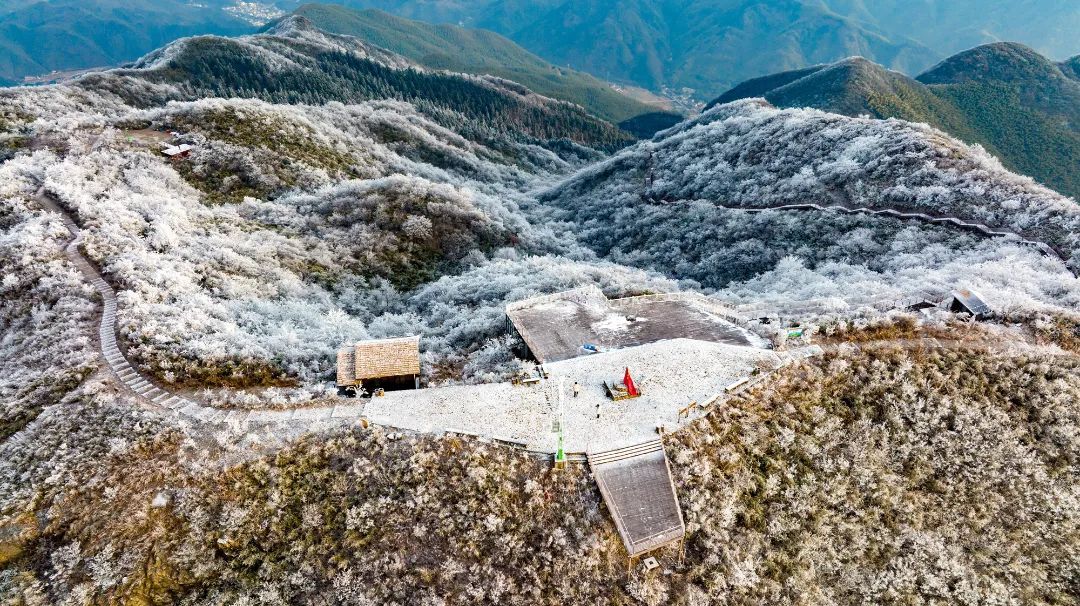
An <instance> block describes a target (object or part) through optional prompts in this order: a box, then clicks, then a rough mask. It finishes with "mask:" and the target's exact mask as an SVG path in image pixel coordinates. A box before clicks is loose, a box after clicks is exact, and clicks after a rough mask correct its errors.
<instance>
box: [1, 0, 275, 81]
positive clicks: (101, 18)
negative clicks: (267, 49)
mask: <svg viewBox="0 0 1080 606" xmlns="http://www.w3.org/2000/svg"><path fill="white" fill-rule="evenodd" d="M220 4H221V3H217V2H215V3H213V6H207V5H205V4H204V5H195V4H194V3H189V2H182V1H180V0H154V1H153V2H138V3H130V2H122V1H119V0H89V1H87V0H49V1H48V2H31V3H25V4H24V5H14V6H9V7H0V80H2V79H8V80H12V81H18V80H21V79H22V78H23V76H32V75H40V74H45V73H47V72H50V71H53V70H72V69H83V68H89V67H102V66H110V65H118V64H120V63H124V62H127V61H132V60H135V59H137V58H139V57H140V56H142V55H144V54H146V53H148V52H150V51H152V50H154V49H156V48H158V47H160V46H161V45H163V44H166V43H168V42H171V41H173V40H175V39H177V38H180V37H183V36H192V35H196V34H222V35H238V34H243V33H248V32H250V31H252V30H253V29H254V28H253V27H252V26H251V25H249V24H248V23H245V22H244V21H241V20H240V19H237V18H236V17H234V16H232V15H230V14H229V13H227V12H225V11H223V10H222V7H221V6H220Z"/></svg>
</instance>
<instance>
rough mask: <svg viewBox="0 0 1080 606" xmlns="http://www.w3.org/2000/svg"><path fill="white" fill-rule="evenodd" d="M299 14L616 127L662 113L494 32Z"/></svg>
mask: <svg viewBox="0 0 1080 606" xmlns="http://www.w3.org/2000/svg"><path fill="white" fill-rule="evenodd" d="M294 14H296V15H300V16H303V17H305V18H307V19H309V20H310V21H311V22H312V23H313V24H314V25H315V26H316V27H318V28H319V29H322V30H324V31H327V32H331V33H335V34H345V35H349V36H356V37H357V38H360V39H361V40H364V41H366V42H368V43H370V44H373V45H375V46H379V47H382V48H385V49H388V50H391V51H393V52H395V53H398V54H400V55H403V56H405V57H408V58H409V59H411V60H413V61H416V62H417V63H419V64H421V65H424V66H426V67H429V68H432V69H445V70H450V71H453V72H462V73H468V74H489V75H492V76H497V77H500V78H505V79H507V80H512V81H514V82H517V83H519V84H523V85H525V86H527V87H529V88H530V89H532V90H533V91H535V92H537V93H540V94H541V95H545V96H548V97H552V98H555V99H562V100H565V101H570V102H572V103H577V104H578V105H581V106H582V107H584V108H585V109H586V110H588V111H589V112H590V113H592V114H594V115H596V116H599V117H601V118H604V119H605V120H609V121H611V122H621V121H623V120H627V119H629V118H633V117H634V116H638V115H640V114H644V113H648V112H652V111H656V109H657V108H655V107H651V106H648V105H645V104H644V103H641V102H638V101H636V100H634V99H631V98H630V97H627V96H626V95H623V94H621V93H619V92H617V91H615V90H614V89H613V88H612V87H611V85H610V84H609V83H607V82H603V81H601V80H598V79H596V78H594V77H593V76H590V75H589V74H586V73H583V72H579V71H575V70H572V69H566V68H562V67H556V66H554V65H552V64H550V63H548V62H547V61H544V60H543V59H541V58H540V57H537V56H536V55H533V54H532V53H530V52H529V51H527V50H525V49H523V48H521V47H520V46H518V45H517V44H514V43H513V42H511V41H510V40H508V39H506V38H503V37H502V36H500V35H498V34H496V33H494V32H491V31H487V30H479V29H465V28H462V27H458V26H456V25H450V24H440V25H431V24H428V23H423V22H420V21H411V20H409V19H404V18H402V17H395V16H393V15H391V14H389V13H386V12H383V11H379V10H364V11H357V10H351V9H348V8H345V7H341V6H334V5H329V4H306V5H304V6H301V7H300V8H299V9H297V10H296V11H295V13H294ZM675 121H677V120H675ZM650 134H651V133H650Z"/></svg>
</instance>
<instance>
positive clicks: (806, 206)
mask: <svg viewBox="0 0 1080 606" xmlns="http://www.w3.org/2000/svg"><path fill="white" fill-rule="evenodd" d="M715 206H716V207H717V208H720V209H723V210H741V211H743V212H748V213H761V212H766V211H772V210H816V211H822V212H828V211H832V212H841V213H846V214H849V215H857V214H866V215H885V216H887V217H894V218H897V219H913V220H917V221H923V222H926V223H934V224H937V225H951V226H953V227H958V228H960V229H967V230H969V231H974V232H978V233H980V234H982V235H984V236H987V237H999V238H1012V239H1014V241H1015V242H1016V243H1017V244H1020V245H1022V246H1027V247H1030V248H1034V249H1035V250H1037V251H1038V252H1039V253H1041V254H1042V255H1043V256H1046V257H1050V258H1053V259H1056V260H1057V261H1060V262H1061V264H1062V265H1063V266H1064V267H1065V270H1066V271H1068V272H1069V273H1071V274H1072V275H1073V277H1080V276H1078V275H1077V271H1076V270H1074V269H1073V268H1072V267H1070V266H1069V262H1068V260H1067V259H1066V258H1065V256H1064V255H1062V254H1061V253H1060V252H1059V251H1058V250H1056V249H1055V248H1054V247H1052V246H1050V245H1049V244H1047V243H1046V242H1039V241H1037V240H1028V239H1027V238H1024V237H1023V236H1021V235H1020V234H1018V233H1016V232H1015V231H1012V230H1008V229H1002V228H991V227H987V226H986V225H983V224H981V223H972V222H970V221H965V220H963V219H959V218H957V217H934V216H932V215H928V214H926V213H909V212H903V211H899V210H895V209H892V208H869V207H866V206H844V205H843V204H831V205H825V206H823V205H821V204H813V203H801V204H782V205H780V206H769V207H762V208H751V207H743V206H723V205H721V204H716V205H715Z"/></svg>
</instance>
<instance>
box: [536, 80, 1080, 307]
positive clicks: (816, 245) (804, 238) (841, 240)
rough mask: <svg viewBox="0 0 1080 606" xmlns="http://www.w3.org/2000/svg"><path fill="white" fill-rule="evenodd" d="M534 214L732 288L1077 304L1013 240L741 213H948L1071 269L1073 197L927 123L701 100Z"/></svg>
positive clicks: (640, 258)
mask: <svg viewBox="0 0 1080 606" xmlns="http://www.w3.org/2000/svg"><path fill="white" fill-rule="evenodd" d="M540 199H541V200H542V201H543V202H544V203H545V204H546V205H547V206H550V207H553V208H554V209H555V210H554V211H552V212H550V213H549V214H544V213H542V214H544V216H548V217H550V218H552V219H554V220H561V221H566V222H567V223H568V224H570V225H573V229H574V230H575V231H576V232H577V233H578V236H579V239H580V241H581V242H582V243H583V244H586V245H587V246H589V247H590V248H591V249H593V250H594V251H596V252H597V253H598V254H600V255H602V256H606V257H608V258H610V259H611V260H613V261H617V262H620V263H626V264H630V265H635V266H640V267H651V268H656V269H663V270H666V271H669V272H671V274H672V277H675V278H690V279H694V280H697V281H698V282H700V283H702V284H703V285H706V286H709V287H714V288H716V287H725V288H726V289H727V290H728V292H729V293H733V294H739V295H742V296H754V295H759V294H762V293H768V294H769V295H774V296H789V297H796V298H808V297H814V296H843V295H845V294H848V295H850V294H855V293H882V292H885V293H887V292H890V291H904V290H911V289H914V288H920V287H929V286H934V287H944V288H951V287H953V286H954V285H956V284H969V285H971V286H974V287H980V288H983V289H984V290H986V291H988V292H991V293H994V295H995V298H996V301H995V302H996V303H997V304H999V305H1001V306H1002V307H1011V306H1031V305H1064V306H1076V305H1077V304H1080V287H1078V286H1077V281H1076V280H1075V279H1073V278H1072V276H1071V275H1070V274H1069V272H1068V271H1066V269H1065V268H1064V267H1062V265H1061V263H1060V261H1056V260H1054V259H1053V258H1047V257H1044V256H1042V255H1040V254H1039V253H1038V252H1035V251H1033V250H1031V249H1028V248H1025V247H1021V246H1018V245H1016V244H1015V243H1013V242H1012V241H1010V240H1009V239H987V238H986V237H984V236H982V235H976V234H975V233H973V232H970V231H965V230H959V229H956V228H954V227H942V226H938V225H930V224H927V223H919V222H917V221H908V220H900V219H894V218H888V217H883V216H859V215H846V214H838V213H834V212H816V211H777V212H767V213H754V214H750V213H746V212H743V211H740V210H738V209H740V208H753V209H758V208H771V207H777V206H782V205H787V204H798V203H818V204H821V205H832V204H841V205H844V206H847V207H865V208H870V209H882V208H895V209H900V210H912V211H916V212H922V213H928V214H931V215H934V216H945V217H957V218H960V219H964V220H967V221H972V222H975V223H980V224H985V225H987V226H991V227H995V228H1005V229H1008V230H1012V231H1015V232H1017V233H1018V234H1021V235H1023V236H1025V237H1028V238H1033V239H1037V240H1039V241H1043V242H1046V243H1048V244H1050V245H1052V246H1054V247H1055V248H1056V249H1057V250H1058V251H1059V252H1060V254H1061V255H1062V256H1064V257H1065V258H1066V259H1068V264H1069V266H1070V267H1071V268H1072V269H1073V270H1074V271H1075V270H1076V269H1078V268H1080V207H1078V206H1077V204H1076V203H1075V201H1073V200H1070V199H1067V198H1064V197H1062V196H1061V195H1059V194H1057V193H1055V192H1053V191H1050V190H1048V189H1046V188H1044V187H1041V186H1039V185H1037V184H1035V183H1034V182H1033V181H1032V180H1031V179H1029V178H1027V177H1021V176H1018V175H1015V174H1012V173H1009V172H1008V171H1006V170H1004V169H1003V168H1002V167H1001V165H1000V163H999V162H998V161H997V160H996V159H995V158H993V157H991V156H989V155H988V154H986V153H985V152H984V151H983V150H982V149H981V148H979V147H977V146H976V147H971V146H967V145H964V144H963V143H961V142H959V141H956V140H955V139H951V138H949V137H948V136H946V135H944V134H942V133H941V132H939V131H937V130H934V129H932V128H930V127H927V126H925V125H917V124H911V123H907V122H902V121H898V120H885V121H882V120H870V119H859V118H847V117H844V116H839V115H836V114H828V113H824V112H820V111H816V110H781V109H776V108H774V107H771V106H769V105H768V104H767V103H765V102H763V101H761V100H748V101H740V102H735V103H731V104H726V105H721V106H717V107H714V108H712V109H711V110H709V111H708V112H706V113H704V114H703V115H701V116H699V117H698V118H696V119H694V120H690V121H687V122H685V123H683V124H681V125H679V126H676V127H674V128H672V129H670V130H668V131H665V132H662V133H659V134H658V135H657V136H656V137H655V138H654V139H653V140H652V141H646V142H642V143H639V144H637V145H635V146H633V147H630V148H628V149H626V150H624V151H622V152H620V153H617V154H615V155H614V156H613V157H611V158H609V159H607V160H605V161H603V162H599V163H597V164H595V165H592V166H589V167H587V168H584V169H582V170H581V171H579V172H578V173H577V174H576V175H575V176H574V177H573V178H571V179H569V180H567V181H566V182H564V183H562V184H559V185H557V186H555V187H554V188H551V189H549V190H547V191H545V192H543V193H542V194H540Z"/></svg>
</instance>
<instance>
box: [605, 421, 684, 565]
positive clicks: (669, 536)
mask: <svg viewBox="0 0 1080 606" xmlns="http://www.w3.org/2000/svg"><path fill="white" fill-rule="evenodd" d="M589 467H591V468H592V472H593V477H594V478H596V484H597V486H599V487H600V494H601V495H603V497H604V504H605V505H607V508H608V511H610V512H611V517H612V518H613V519H614V520H615V527H616V528H617V529H618V531H619V536H620V537H621V538H622V541H623V545H625V546H626V552H627V553H628V554H629V555H630V557H634V556H637V555H641V554H643V553H646V552H648V551H652V550H654V549H658V548H660V547H663V546H665V545H669V544H671V543H674V542H675V541H678V540H680V539H682V537H683V535H684V534H686V526H685V524H684V523H683V518H682V510H681V509H680V508H679V499H678V497H677V495H676V494H675V485H674V483H672V481H671V470H670V469H669V468H668V462H667V455H666V454H665V453H664V446H663V443H662V442H661V441H660V440H653V441H650V442H645V443H643V444H638V445H635V446H628V447H625V448H619V449H616V450H609V451H605V452H598V453H589Z"/></svg>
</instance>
